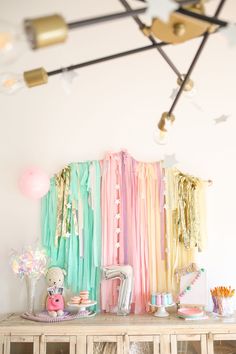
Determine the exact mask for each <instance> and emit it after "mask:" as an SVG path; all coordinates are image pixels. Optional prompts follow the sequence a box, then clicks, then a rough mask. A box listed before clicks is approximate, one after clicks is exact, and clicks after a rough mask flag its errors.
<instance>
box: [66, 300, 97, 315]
mask: <svg viewBox="0 0 236 354" xmlns="http://www.w3.org/2000/svg"><path fill="white" fill-rule="evenodd" d="M96 304H97V301H91V302H90V303H89V304H74V303H72V302H68V303H67V305H68V306H70V307H74V308H76V309H77V310H78V313H77V315H78V317H80V316H81V317H92V316H95V315H96V312H94V311H92V312H91V311H88V310H86V309H87V308H88V307H91V306H94V305H96Z"/></svg>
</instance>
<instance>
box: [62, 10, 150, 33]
mask: <svg viewBox="0 0 236 354" xmlns="http://www.w3.org/2000/svg"><path fill="white" fill-rule="evenodd" d="M146 10H147V8H146V7H144V8H142V9H137V10H130V11H125V12H118V13H115V14H109V15H104V16H100V17H92V18H88V19H85V20H80V21H75V22H70V23H68V24H67V26H68V28H69V29H74V28H79V27H84V26H88V25H94V24H96V23H101V22H106V21H113V20H119V19H121V18H126V17H130V16H133V15H140V14H143V13H144V12H146Z"/></svg>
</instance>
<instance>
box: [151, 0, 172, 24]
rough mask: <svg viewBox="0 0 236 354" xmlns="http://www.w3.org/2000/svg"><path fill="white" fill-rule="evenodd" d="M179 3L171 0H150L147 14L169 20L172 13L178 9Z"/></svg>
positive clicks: (165, 20)
mask: <svg viewBox="0 0 236 354" xmlns="http://www.w3.org/2000/svg"><path fill="white" fill-rule="evenodd" d="M176 8H177V4H176V3H174V2H173V1H171V0H149V1H148V10H147V15H148V16H150V17H151V18H154V17H157V18H159V19H160V20H162V21H164V22H167V21H168V20H169V16H170V14H171V13H172V12H173V11H174V10H176Z"/></svg>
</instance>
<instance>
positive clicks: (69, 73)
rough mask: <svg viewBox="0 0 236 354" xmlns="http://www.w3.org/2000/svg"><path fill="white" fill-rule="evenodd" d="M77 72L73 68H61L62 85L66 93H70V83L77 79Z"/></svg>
mask: <svg viewBox="0 0 236 354" xmlns="http://www.w3.org/2000/svg"><path fill="white" fill-rule="evenodd" d="M77 77H78V74H77V73H76V72H75V71H74V70H63V72H62V86H63V89H64V90H65V92H66V94H70V93H71V91H72V85H73V83H74V81H75V80H76V79H77Z"/></svg>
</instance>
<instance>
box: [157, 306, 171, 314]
mask: <svg viewBox="0 0 236 354" xmlns="http://www.w3.org/2000/svg"><path fill="white" fill-rule="evenodd" d="M154 316H155V317H168V316H169V313H168V312H167V311H166V309H165V306H160V307H158V308H157V311H156V312H155V313H154Z"/></svg>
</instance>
